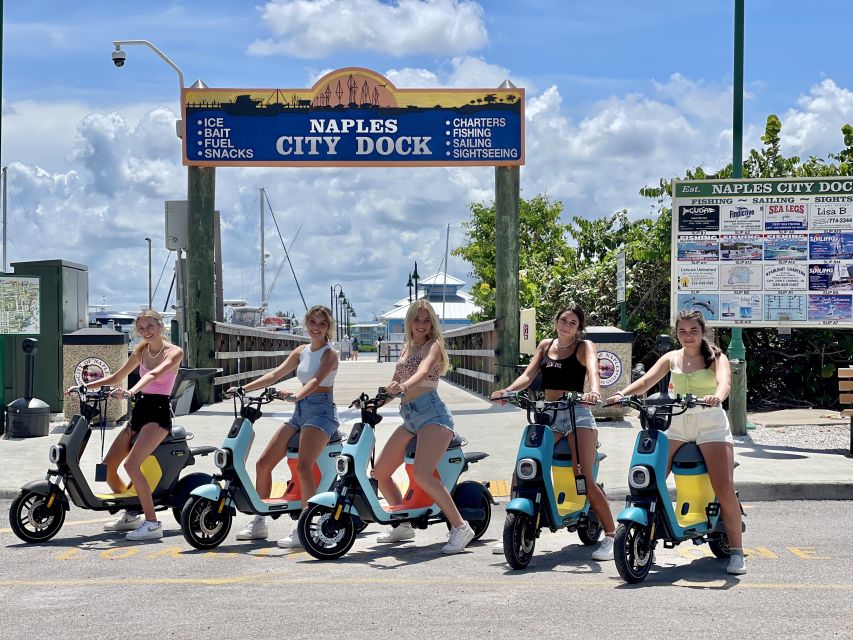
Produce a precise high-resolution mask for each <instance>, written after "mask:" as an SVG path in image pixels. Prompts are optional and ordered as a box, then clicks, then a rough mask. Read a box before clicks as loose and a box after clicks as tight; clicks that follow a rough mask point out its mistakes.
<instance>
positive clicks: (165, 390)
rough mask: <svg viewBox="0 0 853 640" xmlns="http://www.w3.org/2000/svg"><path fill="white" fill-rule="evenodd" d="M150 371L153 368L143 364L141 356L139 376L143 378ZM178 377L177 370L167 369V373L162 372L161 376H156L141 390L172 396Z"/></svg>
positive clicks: (142, 391)
mask: <svg viewBox="0 0 853 640" xmlns="http://www.w3.org/2000/svg"><path fill="white" fill-rule="evenodd" d="M149 371H151V369H149V368H148V367H146V366H145V365H144V364H142V359H141V358H140V360H139V377H140V378H141V377H142V376H144V375H145V374H146V373H148V372H149ZM177 377H178V372H177V371H167V372H166V373H161V374H160V375H159V376H157V377H156V378H154V380H153V381H152V382H149V383H148V384H146V385H145V387H144V388H143V389H142V390H141V391H140V393H154V394H157V395H161V396H171V395H172V389H174V388H175V378H177Z"/></svg>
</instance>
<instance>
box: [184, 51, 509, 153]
mask: <svg viewBox="0 0 853 640" xmlns="http://www.w3.org/2000/svg"><path fill="white" fill-rule="evenodd" d="M182 103H183V109H184V123H185V125H184V127H185V131H184V137H183V141H184V142H183V144H184V154H183V161H184V164H186V165H198V166H252V165H256V166H315V167H328V166H512V165H522V164H524V90H523V89H516V88H511V89H397V88H396V87H394V85H393V84H391V82H390V81H389V80H388V79H387V78H385V77H383V76H381V75H380V74H378V73H376V72H374V71H370V70H369V69H361V68H355V67H351V68H346V69H340V70H338V71H333V72H331V73H328V74H326V75H325V76H323V77H322V78H321V79H320V80H319V81H317V83H316V84H315V85H314V86H313V87H312V88H310V89H254V90H248V89H192V88H187V89H184V91H183V95H182Z"/></svg>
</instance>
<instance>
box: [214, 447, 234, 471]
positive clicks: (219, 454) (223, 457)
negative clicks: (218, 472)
mask: <svg viewBox="0 0 853 640" xmlns="http://www.w3.org/2000/svg"><path fill="white" fill-rule="evenodd" d="M229 453H230V452H229V451H228V449H217V450H216V451H215V452H214V453H213V464H215V465H216V468H217V469H225V468H226V467H227V466H228V462H229V459H230V455H229Z"/></svg>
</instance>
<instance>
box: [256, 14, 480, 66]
mask: <svg viewBox="0 0 853 640" xmlns="http://www.w3.org/2000/svg"><path fill="white" fill-rule="evenodd" d="M262 16H263V19H264V21H265V22H266V24H267V25H268V26H269V28H270V30H271V31H272V32H273V34H274V37H272V38H266V39H261V40H255V41H254V42H252V43H251V44H250V45H249V53H250V54H252V55H258V56H269V55H277V54H286V55H291V56H295V57H298V58H308V59H312V58H321V57H323V56H326V55H329V54H331V53H333V52H336V51H377V52H381V53H385V54H388V55H392V56H403V55H410V54H416V55H417V54H439V55H444V56H447V55H457V54H462V53H465V52H467V51H472V50H476V49H479V48H481V47H482V46H484V45H485V44H486V41H487V34H486V28H485V24H484V11H483V8H482V7H481V6H480V5H479V4H477V3H476V2H472V1H471V0H397V1H396V2H393V3H388V2H382V1H380V0H273V1H271V2H268V3H266V4H265V5H264V6H263V8H262Z"/></svg>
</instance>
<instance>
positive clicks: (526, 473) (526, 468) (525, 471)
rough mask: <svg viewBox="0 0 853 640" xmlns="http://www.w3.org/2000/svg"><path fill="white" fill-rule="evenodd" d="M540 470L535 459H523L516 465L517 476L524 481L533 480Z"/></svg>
mask: <svg viewBox="0 0 853 640" xmlns="http://www.w3.org/2000/svg"><path fill="white" fill-rule="evenodd" d="M538 468H539V467H538V465H537V464H536V460H534V459H533V458H522V459H521V460H519V461H518V464H516V465H515V475H517V476H518V477H519V478H521V479H522V480H533V478H535V477H536V472H537V471H538Z"/></svg>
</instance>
